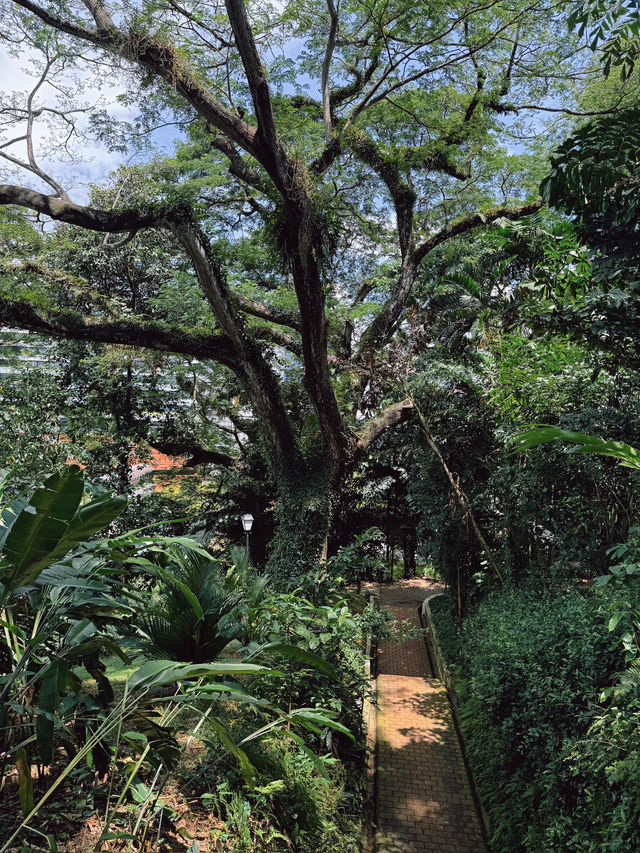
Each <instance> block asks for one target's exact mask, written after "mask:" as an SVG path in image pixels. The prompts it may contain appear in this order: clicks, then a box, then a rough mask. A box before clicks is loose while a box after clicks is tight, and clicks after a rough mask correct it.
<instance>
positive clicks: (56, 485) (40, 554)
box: [0, 465, 127, 592]
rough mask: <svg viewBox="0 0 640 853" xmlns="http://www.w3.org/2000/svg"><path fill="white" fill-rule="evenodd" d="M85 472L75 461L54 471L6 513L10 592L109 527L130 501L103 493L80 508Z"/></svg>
mask: <svg viewBox="0 0 640 853" xmlns="http://www.w3.org/2000/svg"><path fill="white" fill-rule="evenodd" d="M83 491H84V475H83V472H82V470H81V469H80V468H79V467H78V466H77V465H70V466H68V467H67V468H65V469H64V471H62V472H61V473H59V474H54V475H53V476H51V477H49V479H48V480H46V481H45V483H44V485H43V486H42V487H41V488H39V489H36V491H35V492H34V494H33V495H32V496H31V498H29V499H24V498H21V499H19V500H17V501H14V502H13V503H12V504H11V505H10V506H9V507H7V509H6V510H5V511H4V512H3V515H2V522H3V525H4V530H2V531H0V549H1V550H2V552H3V560H2V562H1V563H0V578H2V581H3V584H4V587H5V589H6V590H7V591H8V592H11V591H13V590H15V589H17V588H18V587H22V586H27V585H29V584H30V583H32V582H33V581H34V580H35V579H36V578H37V577H38V575H39V574H40V573H41V572H42V571H43V570H44V569H46V568H47V566H50V565H51V564H52V563H55V562H56V560H59V559H60V558H61V557H64V555H65V554H67V553H68V552H69V551H70V550H72V549H73V548H75V547H76V546H77V545H78V543H79V542H82V541H83V540H85V539H88V538H89V537H90V536H92V535H93V534H94V533H97V532H98V531H99V530H101V529H102V528H104V527H106V526H107V525H109V524H110V523H111V522H112V521H113V520H114V519H115V518H117V517H118V516H119V515H120V514H121V513H122V512H123V510H124V509H125V507H126V505H127V499H126V498H124V497H111V496H110V495H101V496H100V497H98V498H96V499H94V500H92V501H91V502H90V503H88V504H85V505H84V506H82V507H81V506H80V501H81V500H82V494H83Z"/></svg>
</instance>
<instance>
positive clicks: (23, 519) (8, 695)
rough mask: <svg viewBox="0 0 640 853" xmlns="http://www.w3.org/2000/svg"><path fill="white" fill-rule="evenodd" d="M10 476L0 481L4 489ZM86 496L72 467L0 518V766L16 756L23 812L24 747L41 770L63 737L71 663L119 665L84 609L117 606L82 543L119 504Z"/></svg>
mask: <svg viewBox="0 0 640 853" xmlns="http://www.w3.org/2000/svg"><path fill="white" fill-rule="evenodd" d="M9 476H10V475H9V472H7V471H3V472H1V473H0V481H1V482H0V487H1V488H2V489H4V486H5V484H6V481H7V479H8V477H9ZM84 491H85V484H84V476H83V472H82V470H81V469H80V468H79V467H78V466H76V465H71V466H68V467H66V468H65V469H64V470H63V471H61V472H59V473H56V474H53V475H52V476H51V477H49V478H48V479H47V480H46V481H45V482H44V483H43V485H42V486H40V487H39V488H37V489H36V490H35V491H34V492H33V494H31V495H29V496H27V497H21V498H18V499H17V500H14V501H12V502H11V503H9V504H8V505H7V506H6V507H5V508H4V509H3V511H2V514H1V518H0V554H1V557H0V627H1V628H2V631H3V634H4V648H3V649H2V651H3V655H2V657H3V661H4V666H3V670H4V672H3V674H2V675H0V730H1V731H2V732H3V744H2V746H3V749H2V752H3V761H5V762H6V760H7V759H8V758H9V756H11V755H12V754H14V757H15V762H16V766H17V769H18V775H19V780H20V794H21V804H22V808H23V811H28V810H29V809H30V806H31V805H32V799H33V785H32V783H31V770H30V767H29V757H28V751H27V750H26V749H25V742H26V745H28V744H29V743H30V742H31V741H32V740H34V739H35V742H36V744H37V748H38V757H39V761H40V763H41V764H44V765H46V764H50V763H51V761H52V758H53V742H54V729H55V728H56V726H58V727H59V728H61V729H62V730H63V732H65V733H66V732H67V730H66V728H65V727H64V726H61V717H60V715H57V712H58V709H59V706H60V704H61V702H62V701H63V700H64V699H68V697H69V695H70V692H71V693H72V692H73V688H74V687H76V688H78V687H79V685H80V680H79V678H78V676H76V675H74V673H73V667H74V665H77V664H78V663H79V662H84V661H87V662H89V665H90V666H91V661H94V662H96V661H97V660H98V657H99V654H100V653H105V654H114V653H115V654H120V655H121V656H123V657H124V653H123V652H122V651H121V650H120V649H119V647H118V645H117V643H115V642H114V640H113V639H112V638H111V637H110V636H108V635H107V634H105V633H104V632H102V631H101V630H100V628H99V627H98V625H96V624H95V623H94V621H92V619H91V618H88V617H87V616H86V615H83V610H85V611H86V610H87V609H89V608H92V609H93V610H95V609H96V607H99V606H100V605H102V606H103V607H105V608H109V609H111V610H113V609H114V608H115V607H116V606H118V602H117V601H116V600H115V599H114V598H113V597H112V596H111V595H110V589H109V585H108V584H106V583H105V582H104V580H102V579H101V578H100V576H99V575H100V572H99V569H100V568H101V565H102V563H101V561H96V560H95V559H92V550H93V548H94V545H93V544H92V543H90V542H88V541H87V540H89V539H90V538H91V537H92V536H94V534H96V533H97V532H99V531H100V530H102V529H104V528H105V527H107V526H108V525H109V524H110V523H111V522H112V521H113V520H114V519H115V518H117V517H118V516H119V515H120V514H121V513H122V511H123V510H124V508H125V507H126V504H127V500H126V498H124V497H113V496H111V495H109V494H107V493H105V494H101V495H99V496H98V497H95V498H93V499H92V500H89V501H86V502H83V497H84ZM46 572H49V576H48V577H46V576H45V573H46ZM0 643H1V641H0ZM98 669H99V667H98ZM102 687H103V696H105V685H104V683H103V685H102ZM76 693H77V690H76ZM106 695H108V693H107V694H106ZM67 706H68V707H67V710H68V711H69V709H70V703H68V702H67ZM34 720H35V732H34V734H33V735H31V736H29V730H30V728H31V727H32V726H33V725H34ZM19 735H22V737H20V736H19ZM0 769H2V768H0Z"/></svg>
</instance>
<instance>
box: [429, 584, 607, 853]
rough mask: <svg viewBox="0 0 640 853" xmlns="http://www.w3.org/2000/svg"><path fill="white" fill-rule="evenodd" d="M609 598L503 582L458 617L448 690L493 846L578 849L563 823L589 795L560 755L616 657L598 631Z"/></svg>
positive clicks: (582, 729) (576, 818)
mask: <svg viewBox="0 0 640 853" xmlns="http://www.w3.org/2000/svg"><path fill="white" fill-rule="evenodd" d="M609 603H610V594H609V593H607V594H606V595H605V596H603V593H602V592H601V591H599V589H597V590H596V592H595V593H594V595H593V596H592V597H589V596H585V595H584V594H581V593H580V592H578V591H575V590H573V589H569V590H566V591H556V590H553V589H544V588H543V587H540V586H537V587H534V588H529V589H507V590H505V591H504V592H501V593H499V594H494V595H493V596H491V598H490V599H489V600H487V601H485V602H483V603H482V604H481V605H480V606H479V607H478V609H477V612H475V613H473V614H472V615H470V616H468V617H467V619H466V620H465V622H464V623H463V629H462V649H461V652H460V656H459V657H458V659H457V663H458V664H459V666H460V667H461V670H462V674H463V680H461V681H460V684H459V688H458V694H459V698H460V700H461V704H462V717H463V726H464V730H465V735H466V737H467V739H468V746H469V750H468V756H469V761H470V764H471V768H472V772H473V774H474V778H475V779H476V782H477V784H478V786H479V792H480V797H481V799H482V802H483V803H484V805H485V807H486V808H487V810H488V812H489V820H490V825H491V830H492V839H491V840H492V849H493V850H495V851H496V853H502V851H504V852H505V853H507V851H510V852H511V851H514V850H528V851H532V853H533V851H540V850H548V849H562V850H567V851H569V850H575V851H577V850H581V849H583V848H582V847H581V846H580V845H579V844H578V845H575V846H574V845H573V844H571V843H569V838H570V837H571V829H569V828H568V827H569V826H571V827H572V829H573V830H575V829H576V828H577V827H579V826H580V822H581V821H582V820H586V821H587V825H588V818H587V813H588V811H589V807H590V805H589V795H588V793H586V792H585V791H584V789H583V788H582V787H581V785H580V783H579V781H578V780H577V779H576V778H575V774H574V772H573V771H572V768H571V765H570V764H568V763H567V756H569V755H571V753H572V751H573V750H577V749H578V744H580V743H581V742H582V740H583V739H584V738H585V737H586V736H587V733H588V732H589V730H590V727H591V726H592V725H593V724H594V721H595V719H596V716H597V714H598V708H597V704H596V700H597V695H598V691H599V689H600V688H601V687H602V686H603V685H605V684H607V683H609V681H610V679H611V677H612V673H613V672H615V671H616V668H617V667H619V666H620V664H621V661H620V657H619V654H618V653H617V652H616V651H614V650H612V649H611V644H610V642H609V638H608V636H607V630H606V622H605V620H606V618H607V617H606V614H607V613H608V605H609ZM436 618H437V619H440V620H441V619H444V618H446V616H445V614H441V615H440V616H439V617H438V616H436ZM438 624H440V623H438ZM563 826H564V827H565V829H566V832H564V834H563V843H560V842H559V840H558V836H557V835H556V833H557V832H558V829H559V828H560V827H563ZM623 832H624V831H623ZM612 834H613V831H612ZM589 849H593V850H595V849H597V848H596V847H592V848H589ZM600 849H603V848H600ZM605 849H606V848H605ZM612 849H622V848H612Z"/></svg>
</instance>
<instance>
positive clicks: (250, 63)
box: [225, 0, 292, 193]
mask: <svg viewBox="0 0 640 853" xmlns="http://www.w3.org/2000/svg"><path fill="white" fill-rule="evenodd" d="M225 5H226V7H227V15H228V16H229V23H230V24H231V29H232V30H233V35H234V37H235V40H236V47H237V49H238V53H239V54H240V58H241V59H242V64H243V66H244V72H245V75H246V78H247V83H248V84H249V91H250V92H251V98H252V100H253V107H254V109H255V113H256V118H257V119H258V129H257V132H256V138H255V146H254V147H255V149H256V150H255V151H254V156H256V158H257V159H258V160H259V162H261V163H262V165H263V166H264V167H265V169H266V170H267V172H268V173H269V176H270V177H271V179H272V180H273V181H274V183H275V185H276V186H277V187H278V190H279V191H280V192H281V193H284V192H285V191H286V188H287V186H288V184H289V183H290V180H291V171H292V167H291V164H290V162H289V159H288V157H287V155H286V154H285V152H284V149H283V148H282V145H281V144H280V140H279V138H278V131H277V129H276V121H275V116H274V114H273V104H272V102H271V94H270V92H269V84H268V82H267V75H266V72H265V68H264V65H263V64H262V62H261V60H260V55H259V54H258V49H257V47H256V43H255V39H254V37H253V33H252V31H251V25H250V23H249V18H248V17H247V9H246V6H245V2H244V0H226V2H225Z"/></svg>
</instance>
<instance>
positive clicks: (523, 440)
mask: <svg viewBox="0 0 640 853" xmlns="http://www.w3.org/2000/svg"><path fill="white" fill-rule="evenodd" d="M551 441H563V442H566V443H567V444H574V445H576V447H574V448H572V452H574V453H594V454H596V455H599V456H612V457H613V458H614V459H619V460H620V464H621V465H622V466H623V467H624V468H634V469H636V470H638V469H640V450H638V449H637V448H635V447H632V446H631V445H630V444H625V443H624V442H622V441H613V440H612V439H604V438H598V437H597V436H595V435H586V434H584V433H581V432H572V431H571V430H568V429H560V427H554V426H548V425H547V424H543V425H540V426H535V427H532V428H531V429H529V430H527V431H526V432H522V433H520V434H519V435H517V436H515V438H514V442H513V443H514V450H515V452H516V453H522V452H524V451H525V450H530V449H531V448H532V447H538V445H540V444H546V443H548V442H551Z"/></svg>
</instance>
